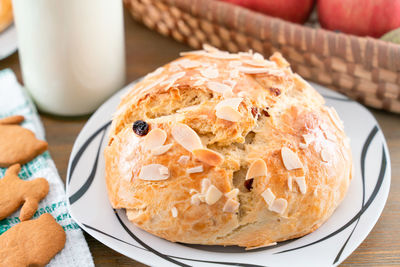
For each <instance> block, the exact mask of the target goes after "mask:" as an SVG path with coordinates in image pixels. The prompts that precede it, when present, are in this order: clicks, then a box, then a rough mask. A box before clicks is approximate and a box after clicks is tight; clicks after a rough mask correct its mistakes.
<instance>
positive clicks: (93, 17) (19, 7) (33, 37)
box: [13, 0, 125, 116]
mask: <svg viewBox="0 0 400 267" xmlns="http://www.w3.org/2000/svg"><path fill="white" fill-rule="evenodd" d="M13 8H14V17H15V24H16V27H17V37H18V47H19V57H20V64H21V68H22V77H23V81H24V85H25V87H26V88H27V89H28V91H29V92H30V94H31V95H32V97H33V99H34V101H35V102H36V104H37V106H38V107H39V109H40V110H42V111H44V112H47V113H52V114H56V115H63V116H76V115H83V114H88V113H90V112H93V111H94V110H95V109H96V108H97V107H98V106H99V105H100V104H101V103H102V102H104V100H106V99H107V98H108V97H109V96H110V95H112V93H113V92H115V91H116V90H118V89H120V88H121V87H122V86H123V85H124V83H125V46H124V29H123V27H124V26H123V10H122V0H13Z"/></svg>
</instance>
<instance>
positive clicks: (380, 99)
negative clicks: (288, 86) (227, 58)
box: [124, 0, 400, 113]
mask: <svg viewBox="0 0 400 267" xmlns="http://www.w3.org/2000/svg"><path fill="white" fill-rule="evenodd" d="M124 2H125V5H126V6H127V7H128V9H129V10H130V12H131V13H132V15H133V17H134V18H135V19H136V20H139V21H141V22H143V23H144V24H145V25H146V26H147V27H149V28H151V29H154V30H156V31H158V32H159V33H161V34H163V35H167V36H172V37H173V38H175V39H176V40H178V41H180V42H185V43H187V44H189V45H190V46H192V47H194V48H199V47H201V45H202V44H203V43H210V44H211V45H214V46H216V47H219V48H221V49H225V50H229V51H231V52H237V51H244V50H248V49H253V50H254V51H257V52H260V53H262V54H264V55H266V56H268V55H270V54H271V53H273V52H275V51H280V52H281V53H282V54H283V55H284V56H285V57H286V58H287V59H288V61H289V62H290V63H291V65H292V68H293V70H294V71H296V72H297V73H299V74H300V75H301V76H303V77H304V78H306V79H309V80H311V81H314V82H316V83H320V84H323V85H325V86H327V87H330V88H332V89H334V90H337V91H339V92H342V93H344V94H346V95H348V96H349V97H351V98H353V99H356V100H358V101H360V102H362V103H364V104H365V105H368V106H371V107H374V108H379V109H385V110H388V111H392V112H396V113H400V45H395V44H391V43H387V42H383V41H380V40H376V39H373V38H363V37H356V36H352V35H347V34H341V33H335V32H331V31H326V30H322V29H315V28H311V27H306V26H302V25H297V24H293V23H289V22H286V21H283V20H280V19H276V18H272V17H269V16H266V15H262V14H259V13H256V12H252V11H250V10H247V9H244V8H241V7H238V6H233V5H231V4H227V3H224V2H219V1H216V0H124Z"/></svg>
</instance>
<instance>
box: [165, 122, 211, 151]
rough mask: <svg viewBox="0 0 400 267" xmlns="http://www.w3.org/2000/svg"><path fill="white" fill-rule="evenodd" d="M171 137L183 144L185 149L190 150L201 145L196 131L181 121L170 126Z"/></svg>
mask: <svg viewBox="0 0 400 267" xmlns="http://www.w3.org/2000/svg"><path fill="white" fill-rule="evenodd" d="M171 134H172V137H173V138H174V139H175V141H176V142H178V144H180V145H181V146H183V147H184V148H185V149H186V150H189V151H192V150H194V149H200V148H202V147H203V144H202V143H201V140H200V137H199V136H198V135H197V133H196V132H195V131H194V130H193V129H192V128H190V127H189V126H187V125H186V124H183V123H177V124H175V125H174V126H173V127H172V130H171Z"/></svg>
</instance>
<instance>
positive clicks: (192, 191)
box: [189, 188, 199, 195]
mask: <svg viewBox="0 0 400 267" xmlns="http://www.w3.org/2000/svg"><path fill="white" fill-rule="evenodd" d="M197 193H199V191H197V190H196V189H193V188H192V189H190V191H189V194H191V195H192V194H197Z"/></svg>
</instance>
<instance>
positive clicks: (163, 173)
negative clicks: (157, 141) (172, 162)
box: [159, 165, 169, 176]
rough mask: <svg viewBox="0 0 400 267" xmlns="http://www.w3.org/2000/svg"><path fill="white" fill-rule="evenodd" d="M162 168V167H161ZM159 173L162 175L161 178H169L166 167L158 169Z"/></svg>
mask: <svg viewBox="0 0 400 267" xmlns="http://www.w3.org/2000/svg"><path fill="white" fill-rule="evenodd" d="M161 166H162V165H161ZM159 172H160V174H161V175H163V176H169V170H168V168H167V167H164V166H163V167H161V168H160V169H159Z"/></svg>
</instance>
